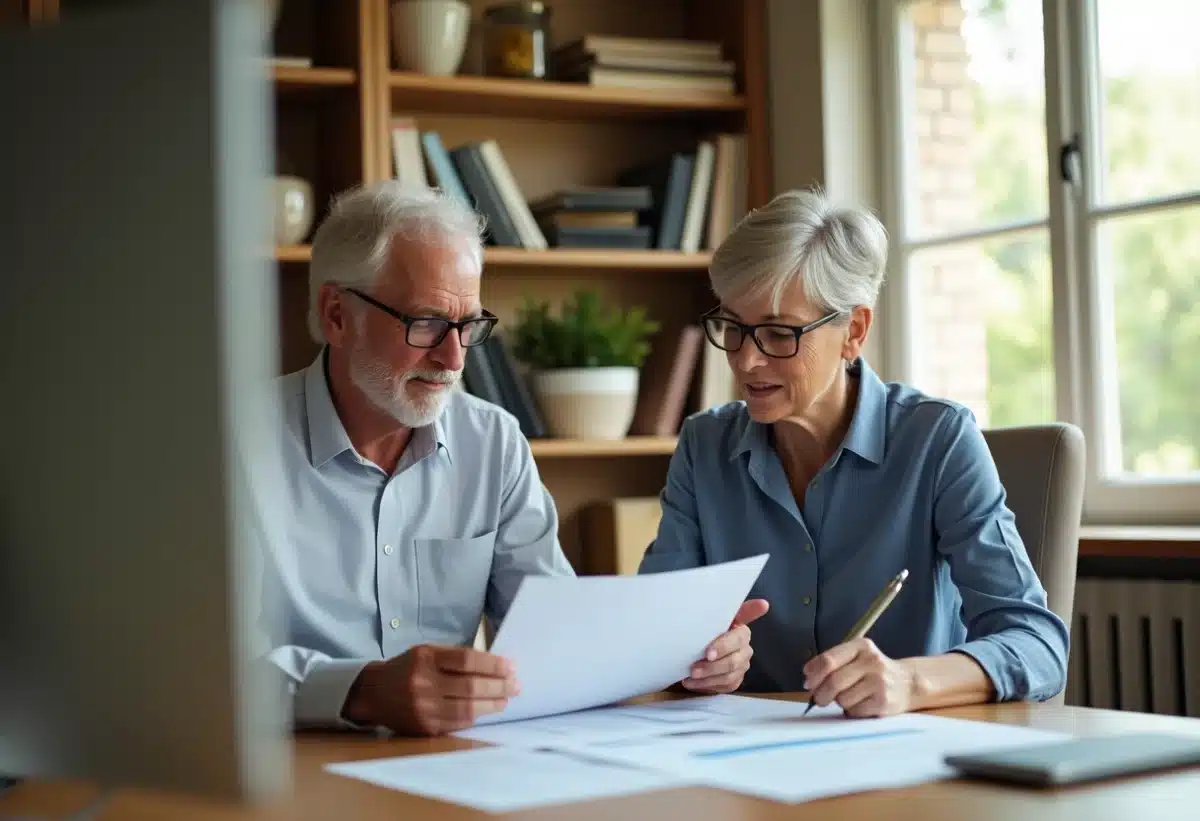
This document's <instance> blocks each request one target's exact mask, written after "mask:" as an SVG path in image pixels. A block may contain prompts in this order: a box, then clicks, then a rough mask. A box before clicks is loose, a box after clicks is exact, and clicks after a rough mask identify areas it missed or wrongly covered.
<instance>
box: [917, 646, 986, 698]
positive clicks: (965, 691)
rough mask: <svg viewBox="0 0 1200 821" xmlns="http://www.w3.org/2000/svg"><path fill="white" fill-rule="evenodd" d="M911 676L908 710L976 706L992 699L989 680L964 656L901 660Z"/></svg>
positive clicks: (948, 654)
mask: <svg viewBox="0 0 1200 821" xmlns="http://www.w3.org/2000/svg"><path fill="white" fill-rule="evenodd" d="M899 663H900V664H902V665H904V666H905V667H906V668H908V670H909V672H910V673H912V694H911V709H913V710H933V709H936V708H938V707H956V706H959V705H963V704H979V703H982V702H986V701H991V700H992V699H993V698H995V695H996V689H995V687H994V686H993V685H992V680H991V678H989V677H988V674H987V673H985V672H984V670H983V668H982V667H981V666H979V663H978V662H977V661H975V659H973V658H971V657H970V656H968V655H967V654H966V653H945V654H944V655H940V656H917V657H914V658H906V659H900V660H899Z"/></svg>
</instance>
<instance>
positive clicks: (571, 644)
mask: <svg viewBox="0 0 1200 821" xmlns="http://www.w3.org/2000/svg"><path fill="white" fill-rule="evenodd" d="M766 561H767V555H766V554H762V555H759V556H752V557H750V558H748V559H739V560H737V561H733V562H725V563H722V564H716V565H708V566H706V567H697V568H692V569H688V570H676V571H671V572H666V573H650V574H647V575H644V576H580V577H569V576H568V577H561V576H559V577H552V576H527V577H526V578H525V579H524V580H523V581H522V582H521V587H520V589H519V590H518V591H517V595H516V598H515V599H514V600H513V603H512V606H511V607H510V608H509V611H508V614H507V615H506V616H505V619H504V623H503V624H502V625H501V626H500V630H499V632H498V633H497V634H496V640H495V641H494V642H493V643H492V647H491V652H493V653H495V654H497V655H501V656H504V657H506V658H508V659H509V660H511V661H512V662H513V663H514V665H515V666H516V671H517V680H518V681H519V682H520V684H521V692H520V694H519V695H517V696H516V697H514V698H512V699H510V700H509V703H508V706H507V707H506V708H505V709H504V710H503V711H502V712H499V713H491V714H489V715H487V716H484V717H483V718H481V719H480V720H479V722H478V724H480V725H484V724H494V723H499V722H506V721H514V720H517V719H522V718H531V717H536V716H546V715H553V714H556V713H565V712H570V711H573V710H584V709H587V708H589V707H598V706H601V705H604V704H613V703H615V702H618V701H622V700H624V699H627V698H632V697H633V696H639V695H644V694H646V693H652V692H655V691H657V690H661V689H663V688H664V687H667V686H669V685H671V684H674V683H675V682H677V681H679V680H681V679H683V678H686V677H687V675H688V671H689V670H690V669H691V666H692V664H694V663H695V662H696V661H697V660H699V659H700V658H701V656H703V654H704V649H705V647H707V646H708V644H709V643H710V642H711V641H712V640H713V639H715V638H716V637H717V636H719V635H720V634H721V633H723V632H725V631H726V630H728V629H729V624H730V622H732V621H733V617H734V616H735V615H737V611H738V608H739V607H740V606H741V604H742V602H743V601H745V599H746V596H747V595H748V594H749V592H750V587H751V586H752V585H753V584H754V580H755V579H757V578H758V574H759V573H761V572H762V568H763V565H765V564H766Z"/></svg>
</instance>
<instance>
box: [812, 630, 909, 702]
mask: <svg viewBox="0 0 1200 821" xmlns="http://www.w3.org/2000/svg"><path fill="white" fill-rule="evenodd" d="M804 676H805V689H806V690H808V692H809V693H810V694H811V695H810V696H809V697H810V698H811V699H812V700H813V701H814V702H815V703H816V704H817V705H818V706H821V707H824V706H825V705H827V704H832V703H833V702H835V701H836V702H837V703H838V704H840V705H841V707H842V709H843V710H844V711H845V712H846V715H848V716H854V717H855V718H867V717H875V716H890V715H896V714H897V713H905V712H908V711H909V710H912V709H914V700H915V698H916V691H917V675H916V673H915V672H914V671H913V670H912V668H910V667H909V666H907V665H906V664H905V663H904V662H901V661H895V660H893V659H890V658H888V657H887V656H886V655H884V653H883V651H882V650H880V649H879V648H878V647H876V646H875V643H874V642H873V641H871V640H870V639H857V640H855V641H851V642H847V643H845V644H839V645H837V646H836V647H831V648H830V649H829V650H826V651H825V652H824V653H821V654H820V655H819V656H814V657H813V658H811V659H809V661H808V663H807V664H805V665H804Z"/></svg>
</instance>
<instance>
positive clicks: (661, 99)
mask: <svg viewBox="0 0 1200 821" xmlns="http://www.w3.org/2000/svg"><path fill="white" fill-rule="evenodd" d="M388 85H389V87H390V88H391V91H392V101H393V102H392V105H393V107H395V108H402V109H403V110H405V111H408V112H411V113H418V114H419V113H427V114H465V115H472V116H489V117H519V118H528V119H537V120H555V121H558V120H612V119H660V118H664V117H666V118H674V117H687V118H698V117H699V118H703V117H712V116H716V115H726V116H728V115H730V114H741V113H743V112H744V111H745V108H746V100H745V98H744V97H743V96H742V95H729V94H714V93H707V92H695V91H684V92H679V91H661V90H645V89H637V88H592V87H591V86H588V85H584V84H581V83H556V82H552V81H549V82H548V81H544V80H519V79H505V78H498V77H463V76H455V77H426V76H424V75H422V74H413V73H411V72H401V71H395V72H392V73H391V74H390V75H389V77H388Z"/></svg>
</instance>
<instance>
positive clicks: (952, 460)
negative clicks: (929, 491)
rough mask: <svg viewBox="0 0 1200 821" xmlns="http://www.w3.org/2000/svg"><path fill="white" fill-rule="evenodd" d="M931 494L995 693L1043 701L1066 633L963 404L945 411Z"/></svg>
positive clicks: (973, 648) (972, 648)
mask: <svg viewBox="0 0 1200 821" xmlns="http://www.w3.org/2000/svg"><path fill="white" fill-rule="evenodd" d="M942 431H943V432H944V433H945V435H946V440H947V442H946V444H947V446H946V449H945V451H944V453H945V458H944V460H943V462H942V465H941V468H940V471H939V476H938V483H937V495H936V497H935V502H934V528H935V531H936V535H937V549H938V551H939V552H940V553H941V554H942V555H943V556H944V557H945V558H946V560H947V562H948V564H949V567H950V575H951V578H952V579H953V581H954V584H955V586H956V587H957V588H958V590H959V593H960V595H961V597H962V619H963V623H964V625H966V628H967V640H966V641H965V642H964V643H962V644H960V645H959V646H957V647H954V648H952V650H954V651H957V652H960V653H965V654H967V655H969V656H970V657H971V658H973V659H975V661H977V662H978V663H979V664H980V666H982V667H983V669H984V671H985V672H986V673H987V675H988V676H989V678H991V680H992V683H993V685H994V686H995V689H996V698H997V700H1000V701H1011V700H1033V701H1043V700H1046V699H1049V698H1052V697H1054V696H1055V695H1057V694H1058V693H1059V692H1061V691H1062V689H1063V687H1064V686H1065V684H1066V671H1067V653H1068V646H1069V633H1068V630H1067V627H1066V625H1065V624H1063V622H1062V620H1061V619H1060V618H1059V617H1058V616H1057V615H1055V614H1054V612H1053V611H1051V610H1050V609H1048V608H1047V606H1046V591H1045V588H1044V587H1043V586H1042V583H1041V581H1040V580H1039V579H1038V577H1037V574H1036V572H1035V571H1034V569H1033V565H1032V563H1031V562H1030V561H1029V555H1028V553H1027V552H1026V550H1025V545H1024V543H1023V542H1022V541H1021V537H1020V535H1018V533H1017V528H1016V520H1015V518H1014V516H1013V514H1012V511H1010V510H1009V509H1008V507H1007V505H1006V504H1005V492H1004V488H1003V486H1002V485H1001V483H1000V476H999V474H998V472H997V470H996V465H995V462H994V461H993V459H992V455H991V451H990V450H989V449H988V446H987V442H986V441H985V440H984V438H983V433H982V431H980V429H979V427H978V425H977V424H976V423H975V420H974V418H973V417H972V415H971V414H970V412H969V411H966V410H960V411H958V412H956V413H954V414H952V415H948V416H947V419H946V424H945V426H944V427H943V428H942Z"/></svg>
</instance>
